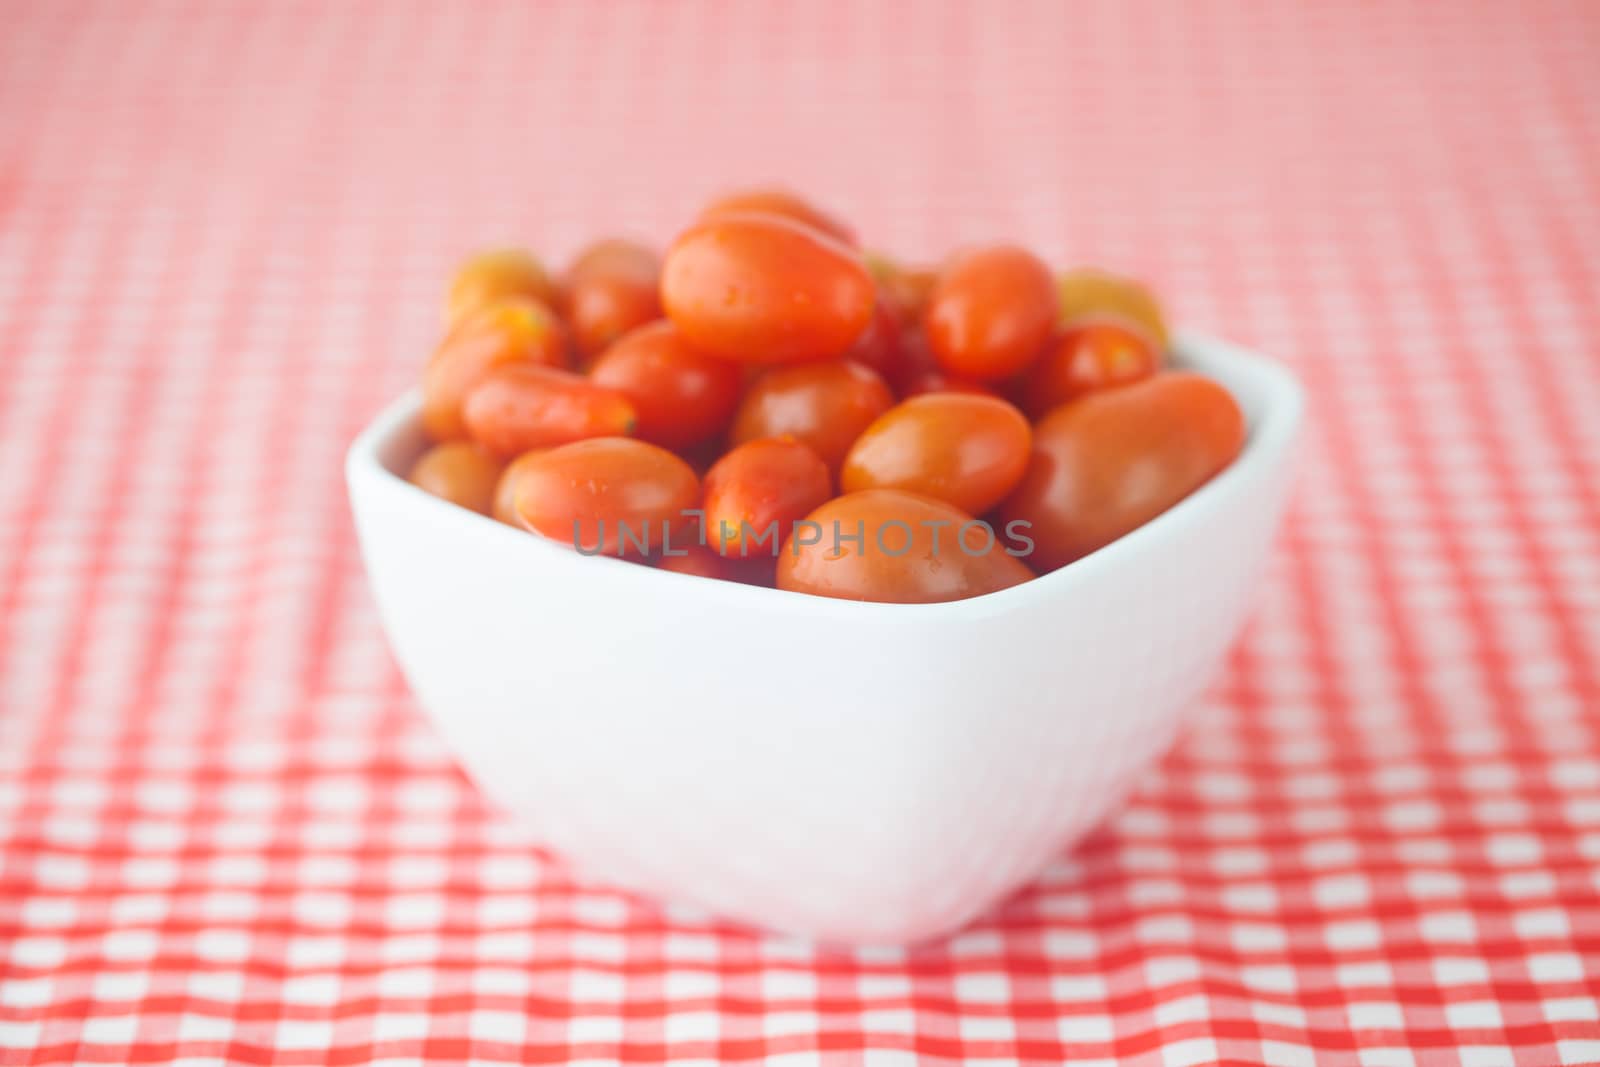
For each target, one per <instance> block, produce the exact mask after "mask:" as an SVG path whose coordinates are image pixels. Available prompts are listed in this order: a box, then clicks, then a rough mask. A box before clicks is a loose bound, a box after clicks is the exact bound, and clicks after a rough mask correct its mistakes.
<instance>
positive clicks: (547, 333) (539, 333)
mask: <svg viewBox="0 0 1600 1067" xmlns="http://www.w3.org/2000/svg"><path fill="white" fill-rule="evenodd" d="M566 359H567V347H566V338H565V336H564V335H563V332H562V329H561V323H560V322H559V321H558V320H557V319H556V317H555V316H554V315H553V314H551V312H550V309H549V308H547V307H545V306H544V305H543V304H540V303H536V302H535V301H532V300H525V299H522V298H511V299H507V300H502V301H500V302H499V303H497V304H493V305H491V306H489V307H487V308H484V309H483V310H482V311H480V312H478V313H477V314H475V315H473V316H471V317H470V318H468V319H465V320H463V321H462V322H460V323H458V324H457V325H456V326H455V328H453V329H452V330H451V331H450V332H449V334H448V335H447V336H446V337H445V339H444V341H443V342H442V343H441V344H440V345H439V347H438V348H437V349H436V350H435V351H434V353H433V356H432V357H431V358H430V359H429V360H428V365H427V367H426V368H425V369H424V370H423V372H422V428H423V429H424V430H426V431H427V432H428V436H429V437H432V438H433V439H434V440H435V441H453V440H459V439H461V438H464V437H466V435H467V428H466V425H465V424H464V423H463V422H462V421H461V404H462V401H464V400H465V399H466V396H467V393H468V392H470V391H471V390H472V387H473V386H475V385H477V384H478V382H480V381H481V380H483V378H484V376H485V375H487V374H488V373H489V372H490V371H491V370H493V369H494V368H495V367H499V366H504V365H508V364H513V363H530V364H540V365H542V366H551V367H561V366H565V365H566Z"/></svg>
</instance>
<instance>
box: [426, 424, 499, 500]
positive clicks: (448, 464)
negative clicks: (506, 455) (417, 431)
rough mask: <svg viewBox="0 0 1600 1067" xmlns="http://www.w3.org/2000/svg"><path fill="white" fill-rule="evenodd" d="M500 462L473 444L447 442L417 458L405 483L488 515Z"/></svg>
mask: <svg viewBox="0 0 1600 1067" xmlns="http://www.w3.org/2000/svg"><path fill="white" fill-rule="evenodd" d="M500 466H501V464H500V460H499V459H498V458H497V457H495V456H491V455H490V454H489V453H487V452H485V451H484V450H483V449H481V448H479V447H478V446H477V445H474V444H470V443H468V442H466V441H451V442H449V443H447V444H442V445H434V446H433V447H432V448H430V449H428V450H427V451H426V452H424V453H423V454H422V455H421V457H419V458H418V460H417V462H416V463H415V465H413V466H412V468H411V474H410V475H409V476H408V478H407V480H408V481H410V482H411V484H412V485H415V486H416V487H417V488H419V489H422V490H424V491H425V492H429V493H432V494H433V495H434V496H436V497H439V498H440V499H442V500H448V501H450V503H452V504H459V505H460V506H461V507H464V508H469V509H471V510H473V511H476V512H478V513H479V514H482V515H487V514H489V509H490V507H491V505H492V504H493V502H494V488H495V483H496V482H497V481H498V480H499V478H500Z"/></svg>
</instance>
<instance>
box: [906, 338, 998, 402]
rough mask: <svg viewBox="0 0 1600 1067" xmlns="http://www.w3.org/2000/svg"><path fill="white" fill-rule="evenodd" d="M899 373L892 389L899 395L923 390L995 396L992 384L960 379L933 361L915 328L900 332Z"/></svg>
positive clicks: (930, 353)
mask: <svg viewBox="0 0 1600 1067" xmlns="http://www.w3.org/2000/svg"><path fill="white" fill-rule="evenodd" d="M899 363H900V367H899V373H898V374H897V375H896V376H895V378H894V379H893V384H894V387H895V391H896V392H897V393H899V394H900V396H901V397H902V398H905V397H912V396H921V395H923V394H924V393H977V394H979V395H981V396H999V395H1000V394H999V392H998V391H997V390H996V389H995V387H994V386H992V385H989V384H987V383H985V382H979V381H974V380H973V379H971V378H960V377H957V376H955V375H953V374H950V373H948V372H947V371H945V370H944V369H943V368H942V367H940V366H939V364H938V363H937V362H935V361H934V358H933V352H932V351H931V350H930V349H929V348H928V342H927V339H926V338H925V337H923V336H922V331H921V330H920V329H915V328H907V329H903V330H901V332H900V355H899Z"/></svg>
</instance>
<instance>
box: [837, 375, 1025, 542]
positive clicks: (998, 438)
mask: <svg viewBox="0 0 1600 1067" xmlns="http://www.w3.org/2000/svg"><path fill="white" fill-rule="evenodd" d="M1032 440H1033V433H1032V430H1031V429H1030V428H1029V426H1028V420H1027V419H1026V418H1024V417H1023V414H1022V412H1020V411H1018V410H1017V409H1016V408H1014V407H1012V406H1011V405H1010V404H1008V403H1006V402H1005V401H1004V400H1001V399H999V398H998V397H991V396H975V395H972V394H968V393H934V394H930V395H927V396H918V397H912V398H911V399H910V400H906V401H903V402H901V403H900V404H899V405H898V406H896V407H893V408H891V409H890V410H889V411H887V412H886V413H884V414H883V415H880V416H879V417H878V419H877V421H876V422H874V423H873V424H872V425H871V426H868V427H867V428H866V430H865V431H864V432H863V433H862V434H861V436H860V437H858V438H856V443H855V444H854V445H853V446H852V447H851V449H850V454H849V455H848V456H846V457H845V461H844V469H843V472H842V473H841V474H840V478H839V487H840V488H841V489H842V490H843V491H844V492H846V493H854V492H858V491H860V490H863V489H903V490H905V491H907V492H912V493H917V494H920V495H922V496H927V497H932V498H933V499H935V500H942V501H944V502H945V503H946V504H949V505H950V506H951V507H955V508H960V509H961V510H962V511H965V512H967V513H968V514H970V515H981V514H983V513H984V512H986V511H988V510H989V509H990V508H992V507H994V506H995V505H996V504H998V503H1000V501H1002V500H1004V499H1005V497H1006V495H1007V494H1008V493H1010V492H1011V490H1013V489H1015V488H1016V487H1017V483H1018V482H1019V481H1021V480H1022V474H1023V472H1024V471H1025V470H1027V468H1028V450H1029V446H1030V445H1031V444H1032Z"/></svg>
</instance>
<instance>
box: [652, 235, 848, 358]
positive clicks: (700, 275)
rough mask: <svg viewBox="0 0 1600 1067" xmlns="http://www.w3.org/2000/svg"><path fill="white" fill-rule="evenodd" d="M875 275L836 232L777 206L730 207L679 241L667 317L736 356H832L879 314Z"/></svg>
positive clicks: (667, 272)
mask: <svg viewBox="0 0 1600 1067" xmlns="http://www.w3.org/2000/svg"><path fill="white" fill-rule="evenodd" d="M874 299H875V297H874V292H873V285H872V278H871V277H870V276H869V275H868V274H867V271H866V268H865V267H863V266H862V265H861V260H860V258H859V257H857V256H856V254H855V253H854V252H853V251H851V250H850V249H849V248H847V247H846V246H844V245H842V244H840V243H839V242H838V241H835V240H834V239H832V238H830V237H827V236H826V235H824V234H821V233H819V232H818V231H816V230H813V229H810V228H809V227H807V226H804V225H802V224H800V223H797V222H792V221H790V220H788V219H784V218H779V217H777V216H773V215H725V216H720V217H717V218H714V219H710V220H708V221H705V222H702V223H700V224H698V225H696V226H695V227H693V228H692V229H690V230H689V231H688V232H687V233H685V234H683V236H681V237H679V238H678V240H677V241H676V242H674V244H673V246H672V248H671V249H670V250H669V251H668V252H667V259H666V264H665V266H664V267H663V268H662V275H661V302H662V305H663V306H664V307H665V308H666V312H667V315H668V317H670V318H671V319H672V321H673V322H674V323H675V324H676V325H677V327H678V329H680V330H682V331H683V335H684V336H685V337H686V338H688V340H689V342H690V343H691V344H692V345H694V346H695V347H696V348H699V349H701V350H702V351H704V352H706V353H708V354H710V355H713V356H721V357H722V358H724V359H729V360H733V361H735V362H739V363H799V362H805V361H812V360H825V359H833V358H835V357H837V356H840V355H843V354H844V353H845V352H846V351H848V350H849V348H850V346H851V345H853V344H855V343H856V340H857V339H858V338H860V336H861V334H862V332H863V331H864V330H866V328H867V326H868V324H869V323H870V322H871V321H872V308H873V301H874Z"/></svg>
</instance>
